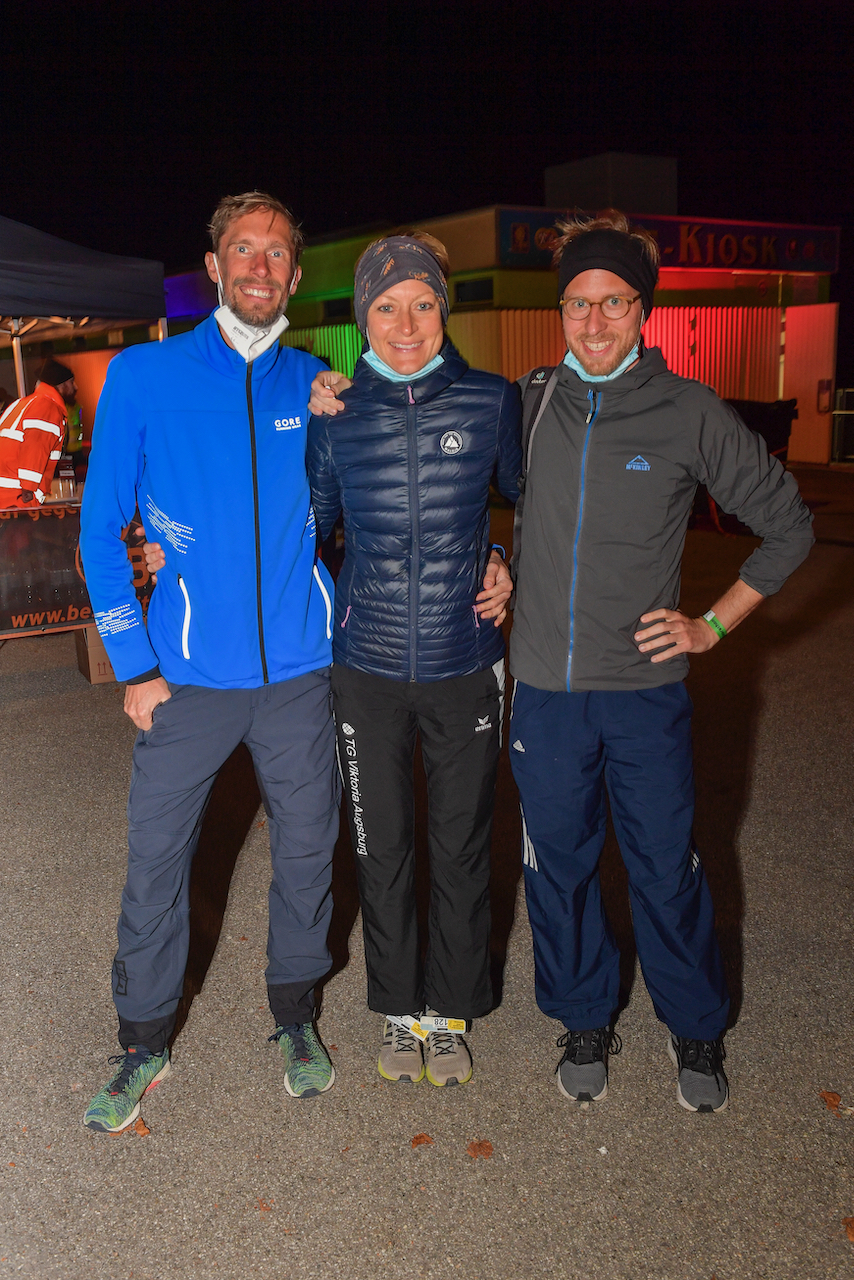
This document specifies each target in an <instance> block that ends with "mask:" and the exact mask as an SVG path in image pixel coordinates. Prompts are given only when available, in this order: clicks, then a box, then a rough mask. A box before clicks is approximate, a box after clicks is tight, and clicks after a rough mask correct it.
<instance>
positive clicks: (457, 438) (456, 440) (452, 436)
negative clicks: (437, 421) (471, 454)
mask: <svg viewBox="0 0 854 1280" xmlns="http://www.w3.org/2000/svg"><path fill="white" fill-rule="evenodd" d="M439 444H440V446H441V449H442V452H443V453H450V454H454V453H459V452H460V450H461V449H462V447H463V438H462V436H461V435H460V433H459V431H446V432H445V434H444V435H443V436H442V439H441V440H440V441H439Z"/></svg>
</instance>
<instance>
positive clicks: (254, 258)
mask: <svg viewBox="0 0 854 1280" xmlns="http://www.w3.org/2000/svg"><path fill="white" fill-rule="evenodd" d="M217 262H218V263H219V272H220V274H219V275H218V274H217ZM205 266H206V267H207V271H208V275H209V276H210V278H211V280H213V281H214V282H215V283H216V281H217V280H218V279H220V278H221V282H222V294H223V299H224V301H225V303H226V305H227V306H229V307H231V309H232V311H233V312H234V314H235V315H236V316H237V318H238V320H241V321H242V322H243V324H248V325H253V326H254V327H255V328H258V329H265V328H268V327H269V326H270V325H271V324H273V322H274V321H276V320H278V318H279V316H280V315H283V314H284V312H285V311H286V309H287V305H288V300H289V298H290V296H291V294H292V293H293V292H294V291H295V290H296V287H297V285H298V284H299V280H300V276H301V275H302V268H300V267H297V268H296V270H295V269H294V250H293V240H292V238H291V230H290V227H289V226H288V223H287V221H286V219H285V218H283V217H282V215H281V214H280V213H272V212H271V211H270V210H269V209H255V210H253V212H252V213H245V214H243V216H242V217H240V218H235V219H234V221H233V222H231V223H229V225H228V226H227V227H226V229H225V231H224V232H223V234H222V236H221V237H220V241H219V245H218V246H217V253H216V258H214V255H213V254H212V253H206V254H205Z"/></svg>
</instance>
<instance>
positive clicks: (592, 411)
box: [566, 387, 602, 693]
mask: <svg viewBox="0 0 854 1280" xmlns="http://www.w3.org/2000/svg"><path fill="white" fill-rule="evenodd" d="M601 406H602V392H601V391H598V392H594V391H593V388H592V387H591V388H590V390H589V391H588V392H587V417H586V418H585V426H586V428H587V430H586V431H585V434H584V447H583V449H582V453H581V476H580V478H579V482H578V513H577V515H576V517H575V534H574V536H573V539H572V587H571V588H570V592H569V655H568V657H567V662H566V687H567V691H568V692H570V693H571V692H572V651H573V648H574V646H575V597H576V593H577V591H578V543H579V541H580V538H581V523H582V520H583V519H584V491H585V486H586V483H587V455H588V452H589V450H590V437H591V435H592V434H593V427H594V426H595V424H596V419H597V418H598V417H599V410H600V408H601Z"/></svg>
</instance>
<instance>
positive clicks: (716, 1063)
mask: <svg viewBox="0 0 854 1280" xmlns="http://www.w3.org/2000/svg"><path fill="white" fill-rule="evenodd" d="M667 1052H668V1053H669V1054H670V1058H671V1060H672V1061H673V1062H675V1064H676V1066H677V1067H678V1069H679V1080H678V1083H677V1085H676V1097H677V1098H678V1100H679V1105H680V1107H684V1108H685V1110H686V1111H702V1112H711V1111H713V1112H715V1113H717V1112H719V1111H724V1110H725V1109H726V1105H727V1103H728V1102H729V1085H728V1083H727V1078H726V1076H725V1075H724V1067H723V1062H724V1058H725V1057H726V1052H725V1050H724V1044H723V1036H718V1038H717V1040H686V1039H685V1038H684V1037H683V1036H674V1035H669V1036H668V1038H667Z"/></svg>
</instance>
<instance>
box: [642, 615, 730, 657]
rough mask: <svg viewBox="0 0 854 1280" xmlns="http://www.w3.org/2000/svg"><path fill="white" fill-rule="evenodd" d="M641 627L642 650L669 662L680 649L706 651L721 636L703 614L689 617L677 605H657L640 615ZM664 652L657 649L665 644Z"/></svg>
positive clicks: (691, 651) (692, 651) (686, 651)
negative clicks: (650, 611) (664, 606)
mask: <svg viewBox="0 0 854 1280" xmlns="http://www.w3.org/2000/svg"><path fill="white" fill-rule="evenodd" d="M641 623H642V624H643V628H644V629H643V630H642V631H636V632H635V640H638V641H642V642H643V643H641V644H638V648H639V649H640V651H641V653H649V654H650V655H651V656H650V661H651V662H666V661H667V659H668V658H674V657H675V656H676V654H677V653H705V651H706V650H707V649H711V648H712V646H713V645H716V644H717V643H718V637H717V636H716V635H715V633H714V631H712V629H711V627H710V626H709V625H708V623H706V622H704V621H703V619H702V618H689V617H688V616H687V614H684V613H680V612H679V610H678V609H654V610H653V611H652V613H645V614H644V615H643V616H642V618H641ZM664 645H669V646H670V647H669V648H666V649H664V652H659V653H657V652H656V650H660V649H661V648H662V646H664Z"/></svg>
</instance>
